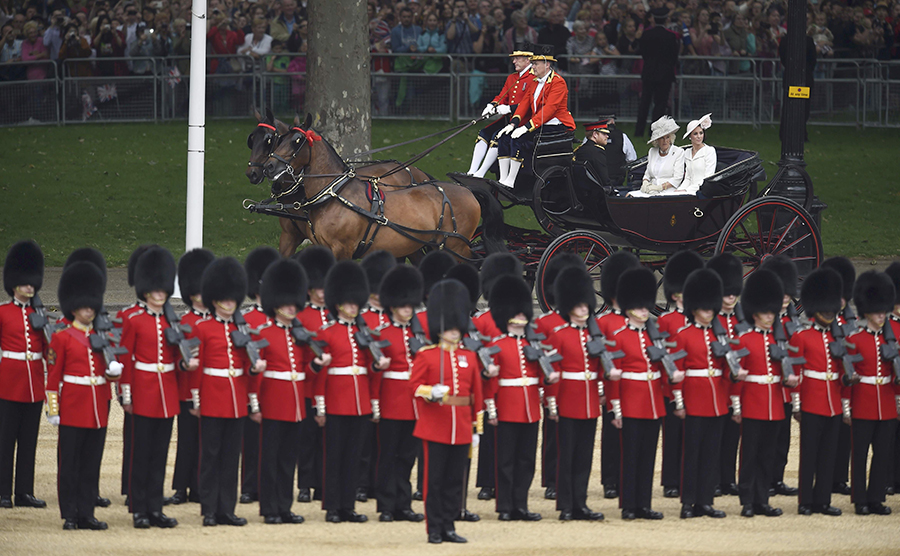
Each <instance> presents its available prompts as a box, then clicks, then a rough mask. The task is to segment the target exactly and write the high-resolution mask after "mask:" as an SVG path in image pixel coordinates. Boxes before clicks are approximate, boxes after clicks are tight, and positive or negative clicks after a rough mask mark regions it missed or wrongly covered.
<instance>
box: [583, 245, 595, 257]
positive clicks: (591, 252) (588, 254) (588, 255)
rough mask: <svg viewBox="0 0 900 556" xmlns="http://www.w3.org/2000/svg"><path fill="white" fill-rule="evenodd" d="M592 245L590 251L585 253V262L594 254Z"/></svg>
mask: <svg viewBox="0 0 900 556" xmlns="http://www.w3.org/2000/svg"><path fill="white" fill-rule="evenodd" d="M594 247H595V246H594V245H591V248H590V250H589V251H588V252H587V255H585V256H584V260H585V261H587V260H588V259H590V258H591V255H592V254H593V253H594Z"/></svg>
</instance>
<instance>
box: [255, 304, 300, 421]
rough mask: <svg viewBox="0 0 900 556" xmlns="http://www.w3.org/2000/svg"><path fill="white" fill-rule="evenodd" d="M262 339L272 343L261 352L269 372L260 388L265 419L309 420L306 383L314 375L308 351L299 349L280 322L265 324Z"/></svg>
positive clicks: (260, 403) (260, 401) (261, 408)
mask: <svg viewBox="0 0 900 556" xmlns="http://www.w3.org/2000/svg"><path fill="white" fill-rule="evenodd" d="M258 338H262V339H265V340H268V342H269V345H268V347H265V348H262V349H261V350H260V352H259V355H260V357H261V358H263V359H265V360H266V370H265V372H263V373H262V379H261V381H260V385H259V407H260V411H261V412H262V417H263V419H270V420H273V421H288V422H292V423H296V422H298V421H301V420H303V419H305V418H306V403H305V401H304V398H305V397H306V396H305V391H306V388H305V385H306V380H305V379H306V373H309V372H311V371H310V368H309V365H308V363H309V360H308V359H307V358H306V354H307V353H309V352H308V350H304V349H302V348H301V347H300V346H298V345H297V344H296V343H295V342H294V339H293V338H292V337H291V329H290V328H289V327H287V326H284V325H283V324H281V323H280V322H278V321H273V320H269V321H268V322H267V323H265V324H264V325H263V326H262V327H261V328H260V331H259V336H258Z"/></svg>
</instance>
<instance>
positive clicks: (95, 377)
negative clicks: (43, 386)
mask: <svg viewBox="0 0 900 556" xmlns="http://www.w3.org/2000/svg"><path fill="white" fill-rule="evenodd" d="M90 333H91V332H83V331H81V330H78V329H77V328H75V327H69V328H66V329H65V330H60V331H59V332H57V333H56V334H54V335H53V339H52V340H50V350H49V351H48V355H47V367H48V371H47V392H59V423H60V424H61V425H65V426H67V427H78V428H83V429H101V428H104V427H106V425H107V423H108V422H109V400H111V399H112V395H111V394H110V388H109V385H108V384H107V382H106V377H105V373H106V366H105V364H104V361H103V355H102V354H101V353H99V352H96V351H93V350H91V344H90V340H89V338H88V336H89V334H90Z"/></svg>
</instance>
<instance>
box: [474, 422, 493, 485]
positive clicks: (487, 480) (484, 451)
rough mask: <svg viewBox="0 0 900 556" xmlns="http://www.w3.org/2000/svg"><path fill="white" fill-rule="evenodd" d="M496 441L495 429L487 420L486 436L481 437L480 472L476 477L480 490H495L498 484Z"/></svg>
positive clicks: (485, 425)
mask: <svg viewBox="0 0 900 556" xmlns="http://www.w3.org/2000/svg"><path fill="white" fill-rule="evenodd" d="M495 440H496V432H495V428H494V426H493V425H489V424H488V423H487V419H485V422H484V434H482V435H481V443H480V444H479V445H478V472H477V473H476V475H475V486H476V487H478V488H494V486H495V484H496V479H495V477H494V472H495V471H496V462H495V460H494V458H495V457H496V453H495V452H496V450H495V447H494V442H495Z"/></svg>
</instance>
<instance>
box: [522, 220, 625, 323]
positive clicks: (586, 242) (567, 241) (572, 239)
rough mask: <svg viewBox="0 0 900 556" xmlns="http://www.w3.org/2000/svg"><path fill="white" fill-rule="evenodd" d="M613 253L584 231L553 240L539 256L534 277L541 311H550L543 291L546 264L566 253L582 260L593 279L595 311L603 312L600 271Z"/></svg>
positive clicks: (604, 307)
mask: <svg viewBox="0 0 900 556" xmlns="http://www.w3.org/2000/svg"><path fill="white" fill-rule="evenodd" d="M613 251H614V249H613V248H612V247H611V246H610V244H609V243H608V242H607V241H606V240H605V239H603V238H602V237H600V236H599V235H597V234H595V233H593V232H588V231H584V230H576V231H574V232H569V233H566V234H563V235H561V236H559V237H558V238H556V239H554V240H553V242H552V243H551V244H550V245H549V246H548V247H547V249H546V250H545V251H544V254H543V255H541V260H540V261H539V262H538V267H537V273H536V276H535V284H534V286H535V287H534V289H535V293H536V294H537V300H538V303H539V304H540V306H541V310H543V311H549V310H550V306H549V305H548V304H547V294H546V292H545V290H544V272H545V271H546V269H547V263H549V262H550V259H552V258H553V257H555V256H558V255H559V254H560V253H566V252H568V253H575V254H577V255H578V256H580V257H581V258H582V259H583V260H584V265H585V268H586V269H587V271H588V273H590V275H591V277H592V278H593V279H594V291H595V292H596V294H597V310H598V311H602V310H605V309H606V302H605V301H604V300H603V297H602V296H601V295H600V269H601V267H602V265H603V262H604V261H605V260H606V257H608V256H610V255H611V254H612V253H613Z"/></svg>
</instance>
